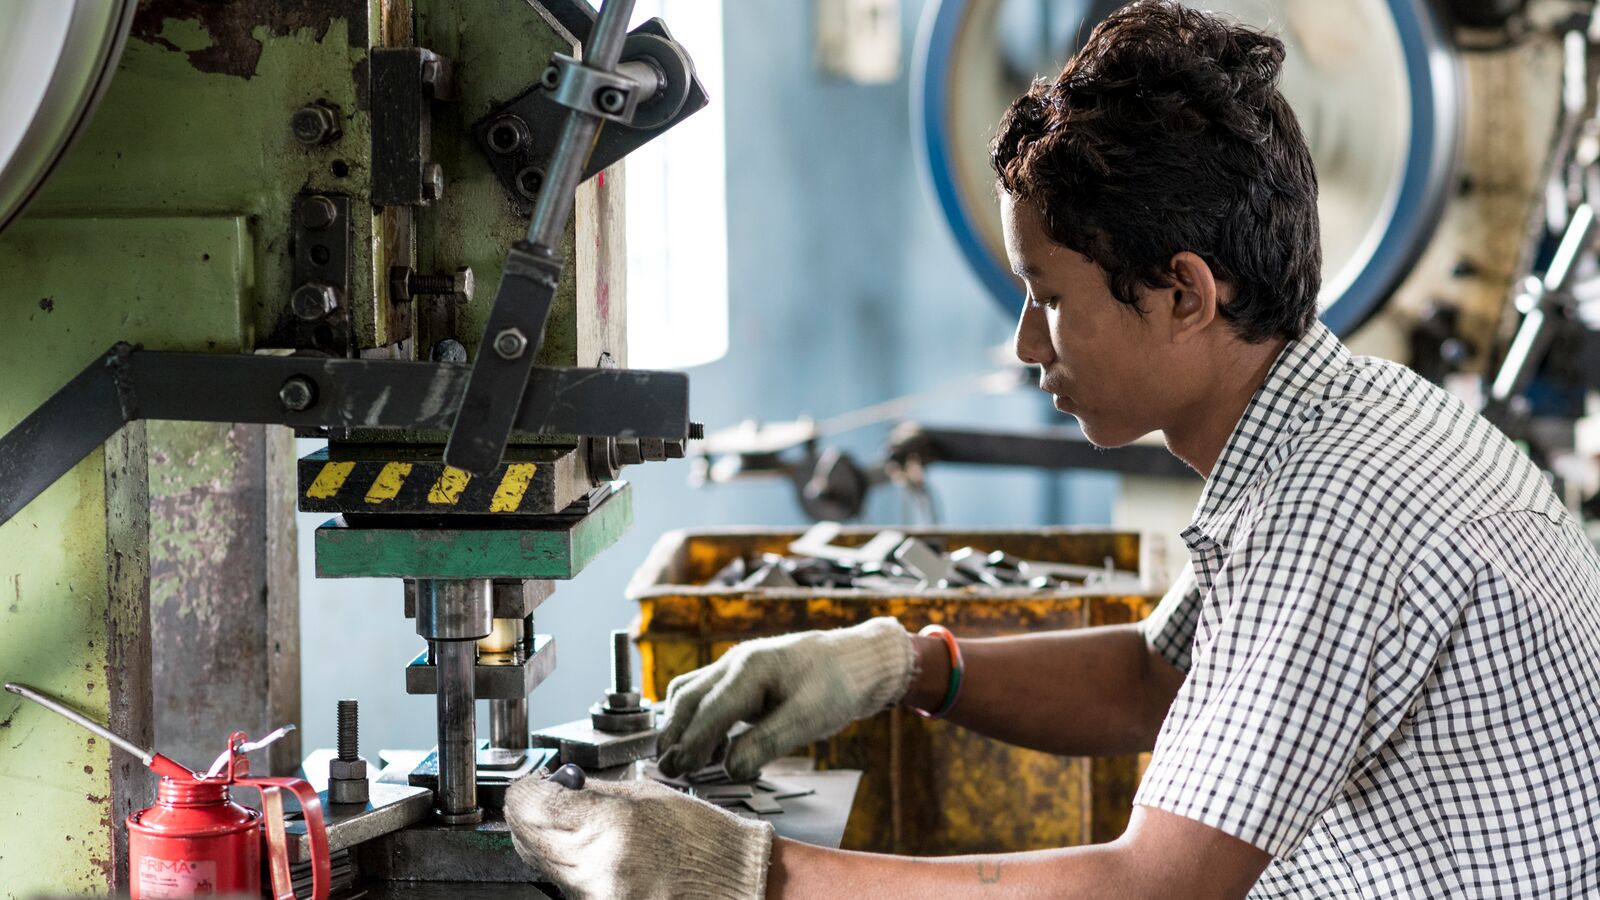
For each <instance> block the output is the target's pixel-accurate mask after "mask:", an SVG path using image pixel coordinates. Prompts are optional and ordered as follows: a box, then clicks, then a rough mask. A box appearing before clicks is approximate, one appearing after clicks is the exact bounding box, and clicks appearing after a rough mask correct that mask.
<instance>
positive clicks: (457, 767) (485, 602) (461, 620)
mask: <svg viewBox="0 0 1600 900" xmlns="http://www.w3.org/2000/svg"><path fill="white" fill-rule="evenodd" d="M493 595H494V582H492V581H490V580H489V579H487V578H478V579H472V580H470V581H442V580H436V579H431V578H430V579H418V580H417V633H418V634H420V635H422V636H423V637H424V638H427V640H428V649H429V654H430V656H431V657H432V659H433V666H434V673H435V676H436V682H437V686H436V687H435V694H434V701H435V712H436V714H437V717H436V722H435V724H436V730H437V732H438V740H439V784H438V786H437V788H436V789H435V790H434V816H435V818H437V819H438V820H439V821H441V822H444V823H446V824H450V825H460V824H465V823H469V822H480V821H482V820H483V810H482V809H481V808H479V806H478V722H477V710H476V705H477V704H476V702H475V701H476V700H477V693H476V692H477V685H476V683H475V681H474V672H473V669H474V667H475V666H476V665H477V662H478V640H479V639H480V638H483V637H486V636H487V635H488V634H489V632H490V631H492V630H494V602H493Z"/></svg>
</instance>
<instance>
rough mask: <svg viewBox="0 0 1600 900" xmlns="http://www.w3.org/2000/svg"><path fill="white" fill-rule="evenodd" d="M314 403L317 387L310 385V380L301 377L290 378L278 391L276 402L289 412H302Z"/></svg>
mask: <svg viewBox="0 0 1600 900" xmlns="http://www.w3.org/2000/svg"><path fill="white" fill-rule="evenodd" d="M316 401H317V387H316V385H314V384H312V383H311V379H309V378H306V377H305V376H303V375H296V376H294V377H292V378H290V379H289V380H287V381H285V382H284V383H283V387H281V388H279V389H278V402H279V403H282V404H283V408H284V409H286V410H289V411H290V412H304V411H305V410H308V409H310V408H311V404H313V403H315V402H316Z"/></svg>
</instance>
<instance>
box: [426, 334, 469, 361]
mask: <svg viewBox="0 0 1600 900" xmlns="http://www.w3.org/2000/svg"><path fill="white" fill-rule="evenodd" d="M429 355H430V356H432V357H433V361H434V362H449V363H464V362H466V361H467V348H466V347H465V346H464V345H462V343H461V342H460V341H458V340H456V339H454V338H445V339H444V340H442V341H440V342H439V343H437V344H434V345H433V352H432V353H431V354H429Z"/></svg>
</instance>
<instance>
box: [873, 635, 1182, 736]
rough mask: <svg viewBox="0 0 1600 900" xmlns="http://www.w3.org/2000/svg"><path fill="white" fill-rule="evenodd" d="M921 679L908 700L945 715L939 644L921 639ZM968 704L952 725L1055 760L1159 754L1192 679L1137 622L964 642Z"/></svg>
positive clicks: (962, 703) (945, 669) (944, 668)
mask: <svg viewBox="0 0 1600 900" xmlns="http://www.w3.org/2000/svg"><path fill="white" fill-rule="evenodd" d="M914 640H915V642H916V648H917V661H918V669H919V671H918V675H917V678H916V679H915V680H914V681H913V682H912V685H911V690H910V692H909V693H908V694H907V695H906V699H905V702H906V703H907V704H908V705H910V706H915V707H917V708H919V709H936V708H938V706H939V704H940V703H941V702H942V701H943V699H944V692H945V689H946V687H947V685H948V684H949V678H950V665H949V656H948V653H947V651H946V649H945V646H944V643H943V642H942V641H940V640H939V639H938V638H933V637H918V638H915V639H914ZM961 654H962V657H963V659H964V660H965V663H966V675H965V678H964V680H963V683H962V689H961V698H960V700H959V701H958V702H957V703H956V706H955V709H953V710H952V711H951V713H950V715H949V716H948V718H949V719H950V720H951V721H953V722H956V723H958V724H960V725H963V726H965V727H967V728H970V729H972V730H973V731H977V732H980V733H982V734H986V735H989V736H991V737H994V738H998V739H1000V740H1003V741H1006V742H1008V743H1012V744H1018V745H1020V746H1024V747H1032V748H1034V749H1037V750H1044V751H1047V752H1050V753H1061V754H1068V755H1078V756H1092V755H1103V754H1112V753H1132V752H1139V751H1144V750H1149V749H1150V748H1151V747H1152V746H1153V745H1154V743H1155V735H1156V732H1157V731H1159V730H1160V728H1161V721H1162V719H1164V718H1165V717H1166V713H1167V708H1168V707H1169V706H1170V705H1171V703H1172V698H1173V696H1174V695H1175V694H1176V693H1177V691H1178V688H1179V686H1181V685H1182V684H1183V676H1182V674H1181V673H1179V672H1178V671H1177V670H1176V669H1174V668H1172V666H1171V665H1169V664H1168V663H1167V662H1166V661H1165V660H1164V659H1162V658H1161V657H1160V656H1159V655H1157V654H1155V653H1153V652H1151V651H1150V649H1149V647H1148V645H1146V643H1145V640H1144V635H1143V634H1142V633H1140V631H1139V629H1138V627H1137V626H1134V625H1112V626H1104V627H1100V628H1083V629H1077V630H1073V631H1056V632H1048V633H1045V634H1035V635H1018V636H1015V637H1003V638H979V639H970V640H963V641H962V642H961Z"/></svg>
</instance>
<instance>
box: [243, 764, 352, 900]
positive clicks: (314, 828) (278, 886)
mask: <svg viewBox="0 0 1600 900" xmlns="http://www.w3.org/2000/svg"><path fill="white" fill-rule="evenodd" d="M235 783H236V784H241V785H245V786H247V787H253V788H255V789H256V790H258V791H260V792H261V813H262V816H263V818H264V819H265V820H266V821H265V823H264V824H265V826H266V836H267V854H268V856H267V868H268V870H269V871H271V872H272V896H273V897H274V898H275V900H295V898H294V886H293V884H291V882H290V878H289V842H288V838H287V836H286V835H285V833H284V822H283V797H282V796H280V795H279V793H278V792H279V790H285V791H288V792H289V793H291V794H294V796H295V799H297V800H299V801H300V813H301V815H303V816H304V817H305V820H306V837H307V838H308V839H309V840H310V842H311V898H312V900H328V893H329V891H330V890H331V889H332V888H331V885H330V884H329V882H330V881H331V880H332V872H331V866H330V864H329V860H328V829H327V825H326V824H325V823H324V821H323V817H322V801H321V799H319V798H318V797H317V791H316V789H315V788H313V787H312V786H311V785H310V784H308V783H307V782H305V781H303V780H301V779H299V778H254V777H246V778H239V779H236V780H235Z"/></svg>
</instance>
